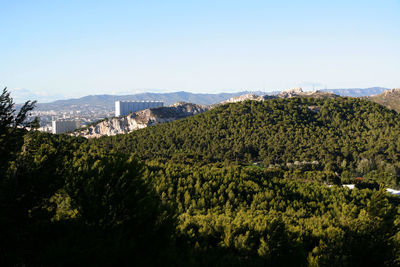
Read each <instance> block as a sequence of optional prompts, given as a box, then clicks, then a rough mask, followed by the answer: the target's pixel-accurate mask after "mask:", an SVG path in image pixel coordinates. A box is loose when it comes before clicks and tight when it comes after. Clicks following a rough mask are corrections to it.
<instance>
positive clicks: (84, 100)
mask: <svg viewBox="0 0 400 267" xmlns="http://www.w3.org/2000/svg"><path fill="white" fill-rule="evenodd" d="M385 90H387V88H383V87H372V88H364V89H363V88H351V89H325V90H320V91H325V92H332V93H334V94H337V95H340V96H352V97H363V96H371V95H377V94H380V93H383V92H384V91H385ZM249 93H252V94H256V95H275V94H279V93H280V92H279V91H274V92H262V91H256V92H249V91H242V92H236V93H218V94H197V93H189V92H184V91H181V92H173V93H141V94H134V95H89V96H85V97H81V98H76V99H67V100H57V101H54V102H50V103H39V104H38V106H37V110H65V109H70V110H76V109H81V108H87V107H89V106H92V107H102V108H104V109H107V110H113V109H114V102H115V101H117V100H136V101H151V100H159V101H164V104H165V105H166V106H169V105H172V104H174V103H176V102H189V103H195V104H200V105H211V104H215V103H220V102H222V101H225V100H227V99H229V98H232V97H237V96H241V95H245V94H249Z"/></svg>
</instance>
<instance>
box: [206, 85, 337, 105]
mask: <svg viewBox="0 0 400 267" xmlns="http://www.w3.org/2000/svg"><path fill="white" fill-rule="evenodd" d="M290 97H313V98H330V97H338V95H336V94H334V93H331V92H322V91H308V92H304V91H303V89H302V88H293V89H289V90H285V91H282V92H280V93H279V94H276V95H262V96H258V95H255V94H245V95H241V96H236V97H232V98H230V99H228V100H225V101H223V102H221V103H219V104H218V105H222V104H227V103H236V102H242V101H247V100H255V101H265V100H269V99H274V98H290ZM214 106H215V105H214Z"/></svg>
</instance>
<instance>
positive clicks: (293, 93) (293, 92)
mask: <svg viewBox="0 0 400 267" xmlns="http://www.w3.org/2000/svg"><path fill="white" fill-rule="evenodd" d="M276 97H278V98H290V97H313V98H330V97H338V95H335V94H334V93H331V92H322V91H318V90H316V91H308V92H304V91H303V89H302V88H294V89H289V90H286V91H282V92H281V93H280V94H277V95H276Z"/></svg>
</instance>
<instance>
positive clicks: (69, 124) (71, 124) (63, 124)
mask: <svg viewBox="0 0 400 267" xmlns="http://www.w3.org/2000/svg"><path fill="white" fill-rule="evenodd" d="M51 123H52V131H53V133H54V134H60V133H65V132H69V131H73V130H76V129H78V128H79V127H81V124H80V122H79V121H71V120H53V121H52V122H51Z"/></svg>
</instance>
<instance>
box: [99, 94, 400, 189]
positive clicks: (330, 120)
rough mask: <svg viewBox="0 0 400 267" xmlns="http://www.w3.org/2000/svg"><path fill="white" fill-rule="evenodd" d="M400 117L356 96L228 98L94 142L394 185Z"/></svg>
mask: <svg viewBox="0 0 400 267" xmlns="http://www.w3.org/2000/svg"><path fill="white" fill-rule="evenodd" d="M399 132H400V116H399V115H398V114H397V113H395V112H394V111H390V110H387V109H386V108H384V107H382V106H380V105H377V104H375V103H371V102H368V101H365V100H361V99H354V98H335V99H313V98H292V99H272V100H268V101H264V102H258V101H247V102H243V103H235V104H227V105H224V106H221V107H218V108H216V109H213V110H211V111H209V112H206V113H204V114H200V115H198V116H195V117H191V118H187V119H185V120H180V121H176V122H173V123H168V124H164V125H159V126H157V127H150V128H147V129H143V130H140V131H136V132H133V133H130V134H128V135H119V136H114V137H111V138H101V139H99V140H93V142H94V143H95V144H96V145H97V144H98V145H101V146H104V147H107V148H112V149H116V150H118V151H124V153H133V154H135V155H137V156H138V157H139V158H141V159H143V160H148V159H157V160H159V161H163V162H165V161H168V162H186V163H198V164H205V163H215V162H231V163H232V162H234V163H238V164H253V163H258V164H259V165H261V166H264V167H270V166H274V167H278V168H282V169H285V170H286V169H299V170H326V171H334V172H338V173H339V174H341V176H342V177H343V178H356V177H358V176H363V175H364V176H367V177H371V178H373V179H375V180H376V181H378V182H383V181H385V182H386V183H387V184H388V185H390V186H398V185H399V183H398V177H397V173H398V168H399V167H400V165H399V164H398V161H399V156H400V154H399V152H400V140H399V139H398V133H399Z"/></svg>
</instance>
